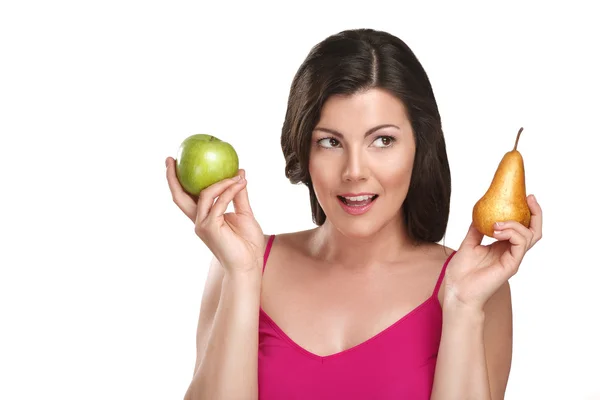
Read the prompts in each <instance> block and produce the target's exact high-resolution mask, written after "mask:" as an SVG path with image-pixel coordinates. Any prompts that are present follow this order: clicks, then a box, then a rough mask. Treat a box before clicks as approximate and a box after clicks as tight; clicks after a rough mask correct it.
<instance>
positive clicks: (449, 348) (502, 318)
mask: <svg viewBox="0 0 600 400" xmlns="http://www.w3.org/2000/svg"><path fill="white" fill-rule="evenodd" d="M443 318H444V323H443V327H442V339H441V342H440V349H439V352H438V359H437V366H436V372H435V378H434V384H433V392H432V396H431V399H432V400H454V399H460V400H467V399H473V400H500V399H504V393H505V390H506V385H507V383H508V376H509V372H510V367H511V360H512V305H511V295H510V286H509V284H508V282H506V283H505V284H504V285H503V286H501V287H500V289H498V291H497V292H496V293H495V294H494V295H493V296H492V297H491V298H490V299H489V300H488V302H487V303H486V304H485V306H484V308H483V309H476V308H469V307H467V306H464V305H461V304H460V303H458V302H457V301H448V302H447V303H446V304H444V305H443Z"/></svg>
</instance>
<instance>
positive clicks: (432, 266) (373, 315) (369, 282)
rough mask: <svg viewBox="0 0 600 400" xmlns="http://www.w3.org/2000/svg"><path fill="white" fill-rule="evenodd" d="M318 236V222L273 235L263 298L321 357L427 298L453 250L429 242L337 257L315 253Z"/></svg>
mask: <svg viewBox="0 0 600 400" xmlns="http://www.w3.org/2000/svg"><path fill="white" fill-rule="evenodd" d="M316 236H318V229H315V230H309V231H304V232H297V233H287V234H283V235H277V236H276V238H275V241H274V242H273V247H272V249H271V252H270V255H269V259H268V262H267V265H266V268H265V274H264V276H263V281H262V299H261V304H262V308H263V310H264V311H265V312H266V313H267V314H268V315H269V316H270V317H271V318H272V319H273V320H274V321H275V322H276V323H277V325H278V326H279V327H280V328H281V329H282V330H283V331H284V332H285V333H286V334H287V335H288V336H290V338H291V339H292V340H294V342H296V344H298V345H299V346H300V347H302V348H304V349H306V350H308V351H310V352H311V353H313V354H316V355H319V356H327V355H331V354H334V353H338V352H340V351H343V350H346V349H349V348H351V347H354V346H356V345H358V344H360V343H362V342H364V341H366V340H367V339H369V338H371V337H373V336H375V335H376V334H377V333H379V332H381V331H383V330H384V329H386V328H387V327H389V326H390V325H392V324H393V323H395V322H396V321H398V320H399V319H400V318H402V317H404V316H405V315H407V314H408V313H409V312H410V311H412V310H413V309H414V308H415V307H417V306H418V305H420V304H421V303H423V302H424V301H425V300H427V299H428V298H429V297H430V296H431V295H432V292H433V289H434V286H435V284H436V281H437V278H438V276H439V273H440V271H441V268H442V265H443V264H444V262H445V261H446V258H447V257H448V256H449V255H450V253H451V252H452V250H451V249H449V248H445V247H443V246H441V245H437V244H427V245H422V246H415V247H414V248H412V249H410V250H408V251H406V252H404V253H402V254H399V255H397V256H396V257H393V258H388V257H385V258H387V259H386V260H381V261H373V262H369V263H368V264H366V265H363V264H361V263H357V264H354V265H352V264H349V263H344V264H342V263H336V262H328V261H325V260H323V259H320V258H317V257H315V255H314V254H315V253H319V249H320V247H323V246H322V245H319V244H318V243H315V242H316V240H315V237H316ZM442 288H443V286H442ZM441 299H443V289H442V290H440V293H439V294H438V300H439V301H440V303H441ZM315 327H318V329H316V328H315Z"/></svg>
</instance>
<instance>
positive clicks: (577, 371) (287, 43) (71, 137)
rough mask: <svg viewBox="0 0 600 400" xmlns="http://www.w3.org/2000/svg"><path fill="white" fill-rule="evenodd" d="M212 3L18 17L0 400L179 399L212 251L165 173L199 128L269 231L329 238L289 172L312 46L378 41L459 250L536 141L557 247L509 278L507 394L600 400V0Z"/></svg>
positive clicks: (10, 81) (8, 46) (537, 254)
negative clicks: (495, 182)
mask: <svg viewBox="0 0 600 400" xmlns="http://www.w3.org/2000/svg"><path fill="white" fill-rule="evenodd" d="M217 3H219V2H217V1H213V2H201V1H161V2H159V1H132V0H119V1H102V2H100V1H97V2H90V1H53V2H51V1H46V2H42V1H38V2H34V1H6V2H3V3H2V6H1V7H0V58H1V62H0V129H1V130H0V134H1V136H0V137H1V142H0V163H1V164H0V174H1V183H2V188H1V189H0V193H1V195H0V229H1V241H0V268H1V275H0V327H1V329H0V398H1V399H7V400H18V399H19V400H20V399H37V398H52V399H61V400H66V399H80V398H85V399H89V400H92V399H94V400H95V399H103V400H106V399H145V400H150V399H181V398H183V394H184V392H185V390H186V388H187V385H188V384H189V382H190V379H191V373H192V369H193V365H194V359H195V343H194V338H195V329H196V322H197V314H198V309H199V304H200V297H201V294H202V288H203V285H204V280H205V275H206V272H207V265H208V261H209V258H210V254H208V253H207V251H206V249H205V248H204V247H203V244H202V243H201V241H200V240H199V239H197V238H196V237H195V235H194V232H193V225H192V224H191V222H190V221H189V220H187V219H186V217H185V216H184V215H183V214H182V213H181V212H180V211H179V210H178V209H177V207H176V206H175V205H174V204H173V203H172V201H171V197H170V193H169V191H168V188H167V183H166V180H165V170H164V159H165V157H167V156H169V155H170V156H174V155H175V152H176V149H177V147H178V145H179V143H180V142H181V141H182V140H183V139H184V138H185V137H187V136H189V135H191V134H194V133H212V134H214V135H216V136H218V137H220V138H222V139H223V140H226V141H229V142H230V143H232V144H233V145H234V147H235V148H236V149H237V150H238V153H239V156H240V159H241V167H242V168H245V169H246V171H247V179H248V189H249V193H250V200H251V204H252V206H253V208H254V211H255V213H256V216H257V219H258V220H259V222H260V223H261V225H262V228H263V230H264V231H265V232H266V233H280V232H286V231H294V230H300V229H306V228H310V227H312V226H313V225H312V222H311V215H310V206H309V202H308V193H307V190H306V189H305V188H304V187H303V186H293V185H291V184H289V183H288V181H287V180H286V179H285V177H284V159H283V155H282V153H281V149H280V146H279V137H280V129H281V125H282V122H283V118H284V113H285V107H286V101H287V95H288V90H289V85H290V83H291V81H292V78H293V75H294V74H295V72H296V69H297V68H298V66H299V65H300V63H301V62H302V60H303V59H304V57H305V56H306V54H307V53H308V51H309V50H310V48H311V47H312V46H313V45H314V44H316V43H317V42H319V41H320V40H322V39H324V38H325V37H326V36H328V35H330V34H333V33H336V32H338V31H340V30H343V29H348V28H359V27H372V28H376V29H383V30H387V31H389V32H391V33H393V34H395V35H397V36H399V37H400V38H402V39H403V40H405V41H406V42H407V43H408V45H409V46H410V47H411V48H412V49H413V50H414V51H415V52H416V54H417V56H418V57H419V59H420V60H421V61H422V63H423V64H424V66H425V68H426V70H427V72H428V74H429V76H430V78H431V81H432V84H433V87H434V90H435V93H436V96H437V99H438V102H439V107H440V110H441V113H442V118H443V126H444V130H445V134H446V140H447V146H448V153H449V158H450V163H451V169H452V177H453V181H452V183H453V193H452V210H451V211H452V212H451V219H450V224H449V227H448V232H447V236H446V239H445V240H446V244H447V245H449V246H451V247H455V248H456V247H457V246H458V245H459V244H460V241H461V240H462V238H463V236H464V234H465V232H466V229H467V227H468V224H469V221H470V219H469V218H470V213H471V209H472V206H473V204H474V202H475V201H476V200H477V199H478V198H479V197H480V196H481V195H482V194H483V192H484V191H485V189H487V186H488V184H489V181H490V180H491V178H492V176H493V173H494V170H495V168H496V166H497V164H498V162H499V161H500V158H501V157H502V155H503V154H504V153H505V152H506V151H508V150H510V149H511V148H512V145H513V143H514V138H515V134H516V132H517V130H518V129H519V128H520V127H524V131H523V134H522V136H521V140H520V144H519V149H520V151H521V153H522V154H523V156H524V159H525V165H526V174H527V189H528V192H530V193H534V194H535V195H536V196H537V198H538V200H539V202H540V203H541V205H542V207H543V210H544V213H545V214H544V238H543V239H542V241H541V242H539V243H538V245H537V246H536V247H535V248H534V249H533V250H532V251H531V252H530V253H529V254H528V255H527V257H526V259H525V261H524V262H523V264H522V268H521V270H520V271H519V273H518V274H517V275H516V276H515V277H514V278H513V279H512V280H511V282H512V287H513V295H514V300H513V301H514V314H515V316H514V319H515V336H514V358H513V367H512V373H511V377H510V381H509V385H508V391H507V396H506V398H507V399H510V400H517V399H519V400H520V399H586V400H587V399H600V386H599V385H600V384H599V382H598V378H600V366H599V365H598V359H599V358H600V345H599V340H598V338H599V337H600V328H599V327H598V323H597V322H598V319H599V315H600V312H599V311H598V305H599V301H598V295H597V290H596V288H597V285H598V281H599V279H600V273H599V272H598V269H599V268H598V267H600V262H599V261H598V252H597V243H596V241H597V235H596V233H597V230H598V226H599V224H600V219H599V218H598V197H597V195H594V194H593V192H592V190H593V189H596V186H597V183H598V172H599V168H598V150H597V148H596V146H595V145H594V144H593V143H594V141H596V143H597V139H598V134H599V133H600V132H599V131H600V129H599V122H598V113H599V105H600V104H599V101H598V93H599V90H600V80H599V78H598V74H599V71H600V63H599V61H598V55H597V54H598V49H599V48H600V46H599V45H598V38H600V29H599V28H598V20H597V16H598V14H597V12H593V11H592V6H591V5H590V4H591V3H592V2H585V3H584V2H582V1H579V2H575V1H572V0H570V1H568V2H567V1H562V2H545V1H539V2H532V1H529V2H527V1H525V2H523V1H519V2H518V3H517V2H515V3H514V4H513V5H508V3H506V2H502V3H497V4H498V5H493V6H492V5H483V4H482V3H480V2H474V1H473V2H445V3H442V2H439V3H432V2H427V1H424V2H416V1H396V2H389V3H388V2H383V1H381V2H378V1H367V2H364V1H363V2H357V3H351V2H347V1H344V2H337V3H333V2H331V3H329V2H324V1H319V2H315V3H310V2H307V1H302V2H300V1H299V2H297V3H295V4H289V5H285V7H288V8H287V9H284V6H283V5H267V4H264V3H256V2H246V3H242V2H239V3H237V4H235V3H232V2H225V3H220V4H219V5H217ZM550 3H551V4H550ZM267 193H268V194H267Z"/></svg>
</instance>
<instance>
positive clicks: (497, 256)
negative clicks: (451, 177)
mask: <svg viewBox="0 0 600 400" xmlns="http://www.w3.org/2000/svg"><path fill="white" fill-rule="evenodd" d="M527 204H528V206H529V209H530V210H531V221H530V224H529V227H526V226H524V225H522V224H520V223H519V222H516V221H506V222H504V223H500V224H496V225H495V226H494V229H495V232H494V237H495V238H496V239H497V241H495V242H494V243H492V244H489V245H485V246H484V245H482V244H481V241H482V239H483V235H482V234H481V233H479V232H478V231H477V229H475V227H474V226H473V224H471V226H470V227H469V231H468V232H467V235H466V237H465V239H464V240H463V242H462V243H461V245H460V247H459V249H458V251H457V252H456V254H454V256H453V257H452V260H451V261H450V263H449V264H448V268H447V271H446V279H445V280H446V285H445V292H444V303H450V304H459V305H461V306H468V307H469V308H474V309H476V310H483V307H484V305H485V303H486V302H487V300H488V299H489V298H490V297H491V296H492V295H493V294H494V293H495V292H496V290H498V289H499V288H500V287H501V286H502V285H503V284H504V283H506V282H507V281H508V279H509V278H510V277H512V276H513V275H515V274H516V273H517V271H518V270H519V266H520V265H521V261H522V260H523V257H524V256H525V253H526V252H527V251H528V250H529V249H531V248H532V247H533V245H535V244H536V243H537V242H538V241H539V240H540V239H541V238H542V209H541V207H540V205H539V204H538V202H537V200H536V199H535V197H534V196H533V195H530V196H528V197H527Z"/></svg>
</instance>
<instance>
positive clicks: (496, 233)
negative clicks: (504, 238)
mask: <svg viewBox="0 0 600 400" xmlns="http://www.w3.org/2000/svg"><path fill="white" fill-rule="evenodd" d="M501 234H502V232H501V231H494V235H501Z"/></svg>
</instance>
